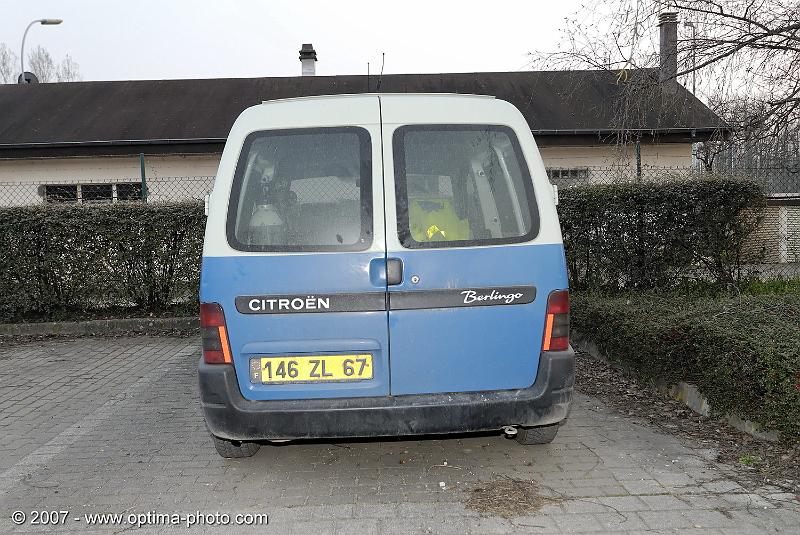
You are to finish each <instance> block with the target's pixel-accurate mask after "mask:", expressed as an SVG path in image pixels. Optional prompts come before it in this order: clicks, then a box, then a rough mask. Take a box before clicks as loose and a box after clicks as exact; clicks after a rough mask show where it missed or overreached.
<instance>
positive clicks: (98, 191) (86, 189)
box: [80, 184, 114, 204]
mask: <svg viewBox="0 0 800 535" xmlns="http://www.w3.org/2000/svg"><path fill="white" fill-rule="evenodd" d="M80 190H81V202H83V203H88V204H108V203H112V202H114V187H113V186H112V185H111V184H81V186H80Z"/></svg>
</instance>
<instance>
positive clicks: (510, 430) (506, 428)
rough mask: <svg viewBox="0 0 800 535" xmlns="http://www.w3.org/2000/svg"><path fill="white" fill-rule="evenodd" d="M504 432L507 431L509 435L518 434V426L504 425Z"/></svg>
mask: <svg viewBox="0 0 800 535" xmlns="http://www.w3.org/2000/svg"><path fill="white" fill-rule="evenodd" d="M503 433H505V434H506V436H507V437H513V436H514V435H516V434H517V428H516V427H514V426H513V425H506V426H503Z"/></svg>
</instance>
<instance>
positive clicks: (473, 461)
mask: <svg viewBox="0 0 800 535" xmlns="http://www.w3.org/2000/svg"><path fill="white" fill-rule="evenodd" d="M198 357H199V351H198V343H197V341H196V340H194V339H185V338H157V337H150V338H148V337H138V338H117V339H107V340H106V339H92V338H87V339H80V340H72V341H47V342H37V343H30V344H24V345H12V346H6V347H3V348H0V514H2V518H0V532H24V533H26V532H49V531H79V530H85V529H92V530H97V531H103V532H120V531H123V530H125V529H129V528H131V527H132V526H130V525H128V524H127V523H126V522H125V521H123V522H122V523H120V524H118V525H115V526H102V527H99V526H93V527H90V526H87V523H86V520H85V517H84V514H95V513H119V514H122V515H123V516H124V517H127V515H128V514H130V513H134V514H142V515H145V514H147V513H148V512H158V513H177V514H183V515H187V514H192V513H196V512H200V513H202V514H204V515H209V514H213V513H221V514H222V513H225V514H228V515H231V518H234V517H235V515H236V514H239V513H242V514H246V513H267V514H268V515H269V525H268V526H260V527H258V528H253V527H237V528H232V527H228V528H221V527H209V526H205V527H197V526H196V527H193V528H191V530H189V531H190V532H195V533H196V532H201V533H202V532H213V533H228V532H248V533H249V532H260V533H270V532H272V533H287V532H288V533H294V532H297V533H317V534H322V533H459V534H461V533H506V532H523V533H560V532H565V533H566V532H568V533H583V532H593V533H595V532H613V533H619V532H628V533H645V532H646V533H775V532H782V531H786V532H791V531H794V532H795V533H797V531H796V530H797V529H798V526H800V503H798V502H797V500H796V498H795V497H794V496H792V495H789V494H785V493H781V492H780V490H779V489H777V488H775V487H770V486H764V487H760V488H755V489H754V488H745V487H743V486H742V485H741V484H740V483H737V479H736V477H735V474H734V473H733V472H731V471H730V470H729V469H727V468H726V467H724V466H720V465H717V464H716V463H714V462H713V458H714V454H713V452H711V451H705V450H702V449H699V448H693V447H691V445H686V444H681V443H680V442H679V440H678V439H676V438H674V437H672V436H669V435H664V434H662V433H660V432H657V431H654V430H652V429H650V428H648V427H646V426H644V425H643V424H641V423H639V422H637V421H635V420H632V419H630V418H628V417H625V416H622V415H620V414H619V413H616V412H614V411H613V410H611V409H610V408H608V407H607V406H605V405H604V404H602V403H601V402H599V401H597V400H596V399H593V398H589V397H586V396H582V395H579V396H578V397H577V400H576V403H575V406H574V408H573V412H572V416H571V418H570V420H569V422H568V423H567V424H566V425H564V426H563V427H562V428H561V431H560V433H559V435H558V438H557V439H556V441H555V442H554V443H553V444H551V445H548V446H533V447H523V446H519V445H518V444H517V443H516V442H514V441H512V440H507V439H505V438H504V437H502V436H499V435H479V436H475V435H471V436H458V437H449V438H446V439H434V438H425V439H404V440H400V439H393V440H363V441H343V442H338V443H329V442H320V443H299V444H287V445H281V446H271V447H263V448H262V449H261V451H259V453H258V454H257V455H256V456H255V457H253V458H251V459H245V460H235V461H234V460H223V459H221V458H219V457H218V456H217V454H216V452H215V451H214V448H213V446H212V445H211V442H210V440H209V439H208V437H207V435H206V431H205V428H204V426H203V421H202V418H201V416H200V413H199V408H198V405H197V401H196V399H197V394H196V390H197V387H196V380H195V369H196V364H197V359H198ZM501 478H512V479H515V480H521V481H530V480H535V481H536V482H538V484H539V487H540V489H541V493H542V494H543V495H544V496H547V497H550V498H552V499H551V500H550V501H549V502H547V504H546V505H545V506H544V507H543V508H542V509H540V510H539V511H538V512H536V513H533V514H525V515H521V516H512V517H511V518H502V517H496V516H481V514H480V513H479V512H477V511H475V510H473V509H470V508H468V507H467V506H466V505H465V504H466V502H467V501H468V500H469V497H470V495H471V491H472V490H473V489H474V488H476V487H479V486H485V485H486V484H487V483H490V482H492V481H495V480H498V479H501ZM502 499H503V497H502V496H498V497H497V500H502ZM501 505H502V504H501ZM42 510H46V511H51V510H56V511H68V514H67V515H66V516H65V518H64V520H63V521H62V520H60V518H59V520H58V523H57V525H55V526H41V525H31V518H32V514H31V513H33V514H34V515H35V512H36V511H42ZM14 511H22V512H24V513H25V514H26V520H25V521H24V522H23V523H22V524H21V525H16V524H14V523H13V522H12V521H11V515H12V512H14ZM142 518H144V517H142ZM76 519H77V520H76ZM126 520H127V518H126ZM181 521H183V519H182V518H181ZM62 522H63V523H62ZM172 529H173V530H174V531H175V532H186V531H187V529H186V528H185V527H175V528H172ZM141 531H144V532H153V533H157V532H163V531H165V528H164V526H152V525H151V526H149V527H142V528H141V529H139V530H137V532H141Z"/></svg>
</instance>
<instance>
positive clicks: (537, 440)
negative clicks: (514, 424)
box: [515, 424, 558, 446]
mask: <svg viewBox="0 0 800 535" xmlns="http://www.w3.org/2000/svg"><path fill="white" fill-rule="evenodd" d="M557 433H558V424H552V425H542V426H540V427H519V428H517V436H516V437H515V438H516V439H517V442H519V443H520V444H524V445H526V446H529V445H532V444H550V443H551V442H552V441H553V439H554V438H556V434H557Z"/></svg>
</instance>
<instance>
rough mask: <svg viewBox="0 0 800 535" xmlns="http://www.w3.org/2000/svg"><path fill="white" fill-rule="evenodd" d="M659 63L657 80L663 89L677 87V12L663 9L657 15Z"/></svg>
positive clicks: (673, 89) (674, 88)
mask: <svg viewBox="0 0 800 535" xmlns="http://www.w3.org/2000/svg"><path fill="white" fill-rule="evenodd" d="M658 28H659V41H660V46H659V65H658V81H659V82H661V85H662V86H663V87H664V88H665V89H670V90H672V91H675V90H676V89H677V88H678V80H677V78H676V75H677V74H678V14H677V13H675V12H673V11H665V12H663V13H660V14H659V15H658Z"/></svg>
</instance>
